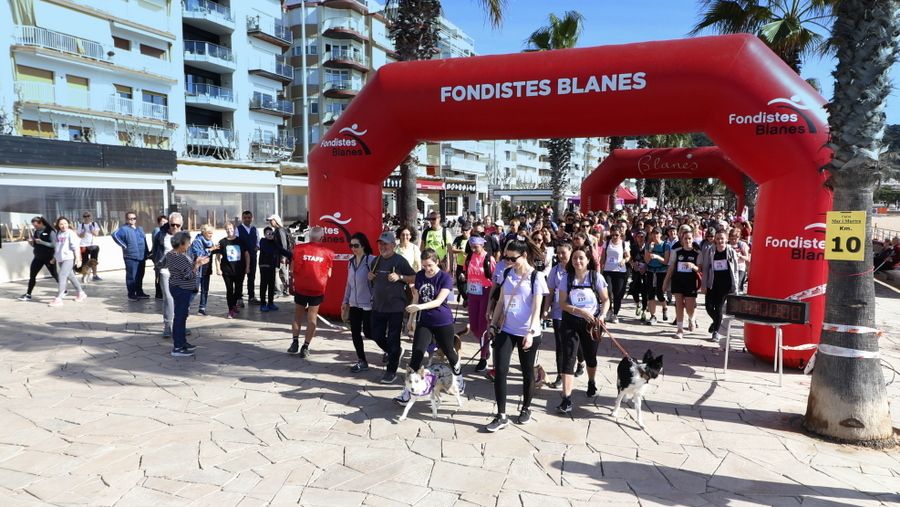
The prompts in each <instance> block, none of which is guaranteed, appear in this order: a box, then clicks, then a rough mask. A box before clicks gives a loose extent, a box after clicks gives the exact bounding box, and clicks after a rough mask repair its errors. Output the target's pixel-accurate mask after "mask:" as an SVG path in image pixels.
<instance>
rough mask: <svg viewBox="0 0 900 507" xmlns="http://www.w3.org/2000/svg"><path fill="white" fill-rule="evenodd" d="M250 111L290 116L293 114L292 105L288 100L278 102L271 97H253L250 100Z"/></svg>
mask: <svg viewBox="0 0 900 507" xmlns="http://www.w3.org/2000/svg"><path fill="white" fill-rule="evenodd" d="M250 109H265V110H267V111H275V112H277V113H282V114H286V115H292V114H294V103H293V102H291V101H290V100H278V99H276V98H275V97H273V96H271V95H255V96H254V97H253V98H252V99H250Z"/></svg>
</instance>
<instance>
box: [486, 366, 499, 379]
mask: <svg viewBox="0 0 900 507" xmlns="http://www.w3.org/2000/svg"><path fill="white" fill-rule="evenodd" d="M484 376H485V377H487V379H488V380H490V381H491V382H493V381H494V377H496V376H497V371H496V370H495V369H493V368H491V369H490V370H488V371H487V373H485V374H484Z"/></svg>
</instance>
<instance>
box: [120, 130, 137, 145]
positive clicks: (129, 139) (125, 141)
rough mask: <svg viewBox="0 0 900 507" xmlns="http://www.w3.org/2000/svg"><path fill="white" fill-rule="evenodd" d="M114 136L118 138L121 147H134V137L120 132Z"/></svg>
mask: <svg viewBox="0 0 900 507" xmlns="http://www.w3.org/2000/svg"><path fill="white" fill-rule="evenodd" d="M116 135H117V136H118V137H119V143H120V144H121V145H122V146H133V145H134V136H133V135H132V134H129V133H128V132H123V131H121V130H119V131H117V132H116Z"/></svg>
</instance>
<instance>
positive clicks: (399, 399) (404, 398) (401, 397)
mask: <svg viewBox="0 0 900 507" xmlns="http://www.w3.org/2000/svg"><path fill="white" fill-rule="evenodd" d="M409 398H410V396H409V391H407V390H406V389H405V388H404V389H403V392H401V393H400V394H398V395H397V396H394V403H396V404H397V405H400V406H401V407H405V406H406V404H407V403H409Z"/></svg>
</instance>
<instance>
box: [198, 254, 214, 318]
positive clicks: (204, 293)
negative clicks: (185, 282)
mask: <svg viewBox="0 0 900 507" xmlns="http://www.w3.org/2000/svg"><path fill="white" fill-rule="evenodd" d="M200 270H201V271H200V273H202V274H201V275H199V276H197V286H198V287H197V288H198V289H200V309H202V310H206V302H207V300H208V299H209V276H210V274H211V273H210V270H211V266H210V265H209V264H207V265H205V266H202V267H201V268H200Z"/></svg>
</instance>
